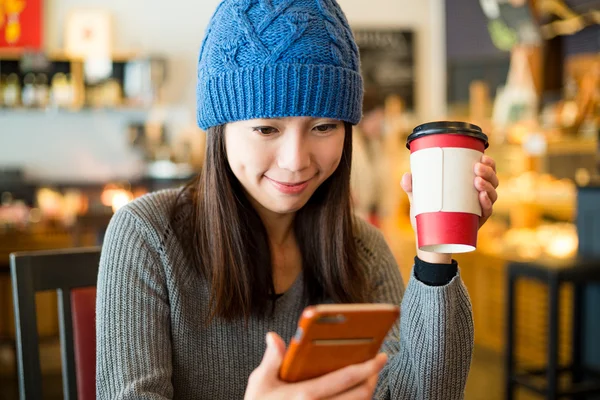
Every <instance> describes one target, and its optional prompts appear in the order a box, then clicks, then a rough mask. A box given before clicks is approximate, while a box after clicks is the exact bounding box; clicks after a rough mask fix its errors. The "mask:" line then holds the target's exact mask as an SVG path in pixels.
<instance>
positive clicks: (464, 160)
mask: <svg viewBox="0 0 600 400" xmlns="http://www.w3.org/2000/svg"><path fill="white" fill-rule="evenodd" d="M406 147H408V148H409V149H410V169H411V172H412V184H413V204H412V207H413V214H414V215H415V216H416V219H417V240H418V247H419V249H420V250H424V251H430V252H436V253H467V252H470V251H473V250H475V249H476V247H477V231H478V228H479V217H480V216H481V205H480V203H479V194H478V192H477V189H476V188H475V184H474V180H475V171H474V168H475V164H476V163H477V162H479V161H480V160H481V156H482V155H483V153H484V151H485V149H486V148H487V147H488V138H487V136H486V135H485V134H484V133H483V132H482V131H481V128H480V127H478V126H477V125H473V124H468V123H465V122H446V121H443V122H430V123H427V124H423V125H419V126H417V127H416V128H415V129H414V130H413V132H412V134H411V135H410V136H409V137H408V140H407V144H406Z"/></svg>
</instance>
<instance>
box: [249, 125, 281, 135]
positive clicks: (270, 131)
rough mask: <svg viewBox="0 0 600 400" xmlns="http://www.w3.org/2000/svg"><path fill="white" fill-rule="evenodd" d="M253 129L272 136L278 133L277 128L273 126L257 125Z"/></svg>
mask: <svg viewBox="0 0 600 400" xmlns="http://www.w3.org/2000/svg"><path fill="white" fill-rule="evenodd" d="M252 131H254V132H257V133H260V134H261V135H263V136H270V135H272V134H274V133H277V129H276V128H273V127H272V126H256V127H254V128H252Z"/></svg>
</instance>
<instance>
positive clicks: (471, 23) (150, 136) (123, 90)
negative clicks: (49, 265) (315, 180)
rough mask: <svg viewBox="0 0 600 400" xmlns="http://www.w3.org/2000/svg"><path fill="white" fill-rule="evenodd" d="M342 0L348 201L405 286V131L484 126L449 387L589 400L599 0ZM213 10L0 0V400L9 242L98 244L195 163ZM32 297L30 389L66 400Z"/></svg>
mask: <svg viewBox="0 0 600 400" xmlns="http://www.w3.org/2000/svg"><path fill="white" fill-rule="evenodd" d="M339 2H340V4H341V6H342V8H343V9H344V11H345V12H346V14H347V16H348V19H349V22H350V24H351V26H352V28H353V30H354V33H355V37H356V40H357V42H358V44H359V48H360V51H361V59H362V73H363V76H364V79H365V90H366V92H365V102H364V119H363V121H362V122H361V124H360V125H359V126H358V127H357V129H356V132H355V135H354V140H355V150H354V160H353V169H354V171H353V178H352V190H353V199H354V206H355V209H356V212H357V213H358V214H359V215H361V216H362V217H364V218H366V219H367V220H369V221H370V222H371V223H373V224H375V225H377V226H378V227H380V228H381V229H382V230H383V232H384V234H385V236H386V238H387V240H388V243H389V245H390V246H391V248H392V250H393V252H394V254H395V256H396V258H397V260H398V264H399V266H400V269H401V272H402V275H403V277H404V278H405V280H408V278H409V276H410V269H411V266H412V258H413V257H414V254H415V250H414V249H415V243H414V235H413V233H412V231H411V228H410V221H409V218H408V200H407V198H406V196H405V195H404V193H403V192H402V190H401V188H400V185H399V182H400V178H401V176H402V174H403V173H404V172H406V171H408V170H409V157H408V156H409V153H408V150H407V149H406V147H405V142H406V137H407V136H408V134H409V133H410V132H411V130H412V128H413V127H415V126H416V125H417V124H419V123H422V122H427V121H433V120H459V121H468V122H472V123H475V124H477V125H479V126H481V127H482V128H483V131H484V132H485V133H486V134H487V135H488V136H489V138H490V147H489V151H488V153H489V154H490V155H491V156H492V157H494V158H495V160H496V162H497V166H498V175H499V176H500V181H501V185H500V187H499V188H498V192H499V200H498V202H497V204H496V206H495V214H494V216H493V217H492V218H491V220H490V221H489V222H488V223H487V224H486V225H485V226H484V228H483V229H482V230H481V231H480V234H479V243H478V249H477V251H475V252H473V253H468V254H462V255H457V256H456V258H457V259H458V260H459V264H460V266H461V275H462V277H463V280H464V281H465V283H466V285H467V287H468V289H469V293H470V296H471V299H472V302H473V312H474V318H475V344H476V351H475V356H474V359H473V364H472V368H471V375H470V377H469V381H468V383H467V394H466V399H467V400H475V399H486V400H493V399H501V398H506V399H509V398H519V399H530V398H531V399H535V398H548V399H556V398H558V396H557V395H555V394H554V393H553V392H554V391H555V390H554V389H555V388H554V387H553V386H552V385H551V382H550V381H548V379H553V378H552V376H554V375H552V373H551V372H549V371H550V368H549V367H548V366H550V367H552V366H556V364H558V365H560V366H561V368H562V369H559V372H560V373H559V374H558V378H557V379H558V383H557V384H556V386H557V387H558V389H557V390H565V391H567V392H568V391H569V390H571V392H570V393H571V394H572V395H573V396H575V395H577V396H579V397H572V398H577V399H584V398H586V399H587V398H589V399H591V398H595V397H592V395H591V393H593V392H595V393H596V394H597V395H598V394H600V390H598V389H600V384H599V382H600V381H599V379H598V377H599V376H598V375H597V374H594V368H600V342H599V341H598V340H597V337H598V336H599V335H600V310H599V308H598V304H600V287H599V286H598V283H596V280H597V279H598V275H599V274H598V273H597V272H598V270H599V269H600V184H599V182H600V179H599V178H598V176H599V175H600V147H599V146H600V145H599V140H600V25H599V24H600V1H598V0H510V1H509V0H479V1H478V0H422V1H411V0H370V1H365V0H339ZM217 4H218V0H197V1H182V0H173V1H167V2H158V1H141V0H128V1H117V0H105V1H98V0H96V1H95V0H0V196H1V199H0V399H16V398H18V384H17V374H16V356H15V348H16V347H15V337H16V333H15V322H14V313H13V298H12V290H11V279H10V269H9V254H10V253H11V252H15V251H24V250H45V249H60V248H72V247H85V246H94V245H101V244H102V239H103V234H104V230H105V228H106V226H107V224H108V222H109V220H110V217H111V216H112V214H113V213H114V212H115V211H116V210H117V209H118V208H119V207H122V206H123V205H125V204H127V203H128V202H129V201H131V200H133V199H135V198H136V197H139V196H141V195H143V194H145V193H148V192H151V191H155V190H160V189H163V188H170V187H177V186H180V185H182V184H183V183H185V182H186V181H187V180H188V179H189V178H190V177H192V176H193V175H194V174H196V173H198V171H200V170H201V168H202V162H203V154H204V133H203V132H202V131H200V130H199V129H198V128H197V127H196V123H195V82H196V80H195V79H196V75H195V69H196V62H197V57H198V50H199V46H200V43H201V40H202V38H203V34H204V30H205V28H206V24H207V22H208V20H209V18H210V16H211V14H212V12H213V10H214V9H215V7H216V5H217ZM582 259H585V260H587V261H585V262H583V261H581V260H582ZM589 260H591V261H589ZM594 260H598V261H594ZM584 264H585V265H584ZM590 265H591V267H590ZM532 271H534V272H532ZM565 271H567V272H566V273H565ZM573 271H574V273H571V272H573ZM573 276H577V277H578V280H575V279H574V278H573V279H572V277H573ZM557 277H558V278H557ZM509 278H510V280H509ZM509 282H513V284H510V285H509ZM556 282H559V283H561V284H560V285H558V284H557V283H556ZM36 307H37V317H38V333H39V342H40V343H39V348H40V359H41V364H42V373H43V376H44V378H43V387H44V397H45V398H48V399H59V398H63V397H62V396H63V395H62V387H61V374H60V367H61V360H60V355H59V339H58V337H59V334H58V332H59V323H58V320H59V318H58V311H57V307H56V293H53V292H47V293H40V294H38V295H37V306H36ZM511 310H512V311H511ZM553 310H554V311H556V312H557V314H556V313H554V312H553ZM555 314H556V315H555ZM509 317H510V318H509ZM583 365H584V366H585V368H584V367H583ZM563 367H564V368H563ZM569 368H571V369H569ZM572 368H575V370H573V369H572ZM532 370H533V373H531V371H532ZM518 371H530V373H518ZM582 382H583V383H582ZM577 385H579V386H577ZM575 387H579V389H569V388H575ZM513 390H514V391H515V393H516V397H510V396H509V392H512V391H513ZM586 390H587V392H586ZM536 392H537V394H536ZM586 393H588V394H586ZM569 398H571V397H569ZM599 398H600V397H599Z"/></svg>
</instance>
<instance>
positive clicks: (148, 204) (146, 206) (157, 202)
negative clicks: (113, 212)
mask: <svg viewBox="0 0 600 400" xmlns="http://www.w3.org/2000/svg"><path fill="white" fill-rule="evenodd" d="M179 193H180V189H167V190H160V191H158V192H153V193H149V194H145V195H143V196H141V197H138V198H137V199H135V200H133V201H132V202H130V203H128V204H127V205H125V206H124V207H122V208H121V209H119V211H118V212H117V213H122V214H129V215H131V216H132V217H134V218H135V219H136V220H137V221H138V222H139V223H140V224H142V225H147V226H148V227H149V228H150V227H154V228H161V227H165V226H166V225H167V224H168V222H169V221H170V219H171V215H172V212H173V208H174V207H175V202H176V201H177V196H178V194H179Z"/></svg>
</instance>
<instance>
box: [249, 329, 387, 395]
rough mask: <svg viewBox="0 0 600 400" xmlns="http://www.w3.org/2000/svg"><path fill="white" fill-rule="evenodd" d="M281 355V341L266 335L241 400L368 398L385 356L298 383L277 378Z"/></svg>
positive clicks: (283, 351)
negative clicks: (262, 352) (265, 341)
mask: <svg viewBox="0 0 600 400" xmlns="http://www.w3.org/2000/svg"><path fill="white" fill-rule="evenodd" d="M284 354H285V343H284V342H283V340H282V339H281V338H280V337H279V336H278V335H277V334H275V333H269V334H268V335H267V350H266V351H265V355H264V356H263V359H262V362H261V363H260V365H259V366H258V367H257V368H256V369H255V370H254V371H253V372H252V374H251V375H250V379H249V380H248V387H247V388H246V395H245V397H244V399H245V400H279V399H285V400H294V399H298V400H299V399H302V400H321V399H327V400H370V399H372V397H373V392H374V390H375V385H376V384H377V376H378V374H379V371H381V369H382V368H383V367H384V365H385V363H386V361H387V356H386V355H385V353H381V354H378V355H377V357H375V358H373V359H372V360H369V361H366V362H364V363H362V364H356V365H351V366H348V367H345V368H342V369H339V370H337V371H334V372H331V373H329V374H326V375H323V376H321V377H319V378H314V379H310V380H306V381H303V382H298V383H287V382H284V381H282V380H281V379H279V368H280V367H281V363H282V362H283V356H284Z"/></svg>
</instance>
